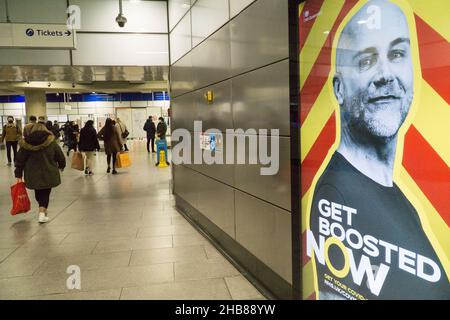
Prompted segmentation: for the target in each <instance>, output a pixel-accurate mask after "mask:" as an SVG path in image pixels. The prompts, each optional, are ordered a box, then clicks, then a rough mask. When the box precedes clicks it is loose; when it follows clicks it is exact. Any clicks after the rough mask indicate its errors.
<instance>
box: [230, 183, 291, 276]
mask: <svg viewBox="0 0 450 320" xmlns="http://www.w3.org/2000/svg"><path fill="white" fill-rule="evenodd" d="M235 209H236V240H237V241H238V242H239V243H240V244H241V245H243V246H244V247H245V248H246V249H247V250H249V251H250V252H251V253H253V254H254V255H255V256H256V257H257V258H259V259H260V260H261V261H262V262H264V263H265V264H266V265H267V266H269V267H270V268H271V269H272V270H273V271H275V272H276V273H277V274H279V275H280V276H281V277H283V278H284V279H285V280H286V281H288V282H289V283H292V245H291V215H290V213H289V212H287V211H284V210H282V209H279V208H277V207H274V206H272V205H270V204H267V203H266V202H264V201H261V200H259V199H256V198H254V197H252V196H250V195H247V194H244V193H242V192H239V191H235Z"/></svg>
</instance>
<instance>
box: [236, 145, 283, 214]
mask: <svg viewBox="0 0 450 320" xmlns="http://www.w3.org/2000/svg"><path fill="white" fill-rule="evenodd" d="M269 142H270V140H269ZM268 150H270V144H269V147H268ZM279 156H280V158H279V171H278V173H277V174H276V175H268V176H263V175H261V173H260V168H261V167H263V166H262V165H260V164H257V165H250V164H245V165H239V164H236V165H235V171H234V179H235V185H236V188H237V189H240V190H243V191H245V192H247V193H250V194H252V195H254V196H256V197H258V198H261V199H264V200H266V201H268V202H270V203H273V204H275V205H277V206H280V207H282V208H284V209H286V210H289V211H290V210H291V164H290V162H291V158H290V138H285V137H281V138H280V153H279ZM246 157H247V159H248V142H247V150H246ZM264 167H268V165H266V166H264Z"/></svg>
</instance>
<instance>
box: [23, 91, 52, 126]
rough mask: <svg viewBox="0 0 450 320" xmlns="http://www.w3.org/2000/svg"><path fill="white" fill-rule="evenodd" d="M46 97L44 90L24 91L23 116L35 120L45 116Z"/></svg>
mask: <svg viewBox="0 0 450 320" xmlns="http://www.w3.org/2000/svg"><path fill="white" fill-rule="evenodd" d="M46 104H47V97H46V95H45V91H44V90H25V115H26V116H27V121H28V118H29V117H30V116H36V118H38V117H40V116H43V117H46V116H47V107H46Z"/></svg>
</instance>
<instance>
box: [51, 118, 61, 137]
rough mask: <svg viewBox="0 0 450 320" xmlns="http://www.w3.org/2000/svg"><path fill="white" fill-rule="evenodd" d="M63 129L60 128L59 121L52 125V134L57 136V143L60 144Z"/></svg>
mask: <svg viewBox="0 0 450 320" xmlns="http://www.w3.org/2000/svg"><path fill="white" fill-rule="evenodd" d="M60 130H61V129H60V128H59V124H58V121H56V120H55V121H54V122H53V125H52V130H51V131H52V133H53V135H54V136H55V138H56V140H57V142H59V137H61V133H60V132H59V131H60Z"/></svg>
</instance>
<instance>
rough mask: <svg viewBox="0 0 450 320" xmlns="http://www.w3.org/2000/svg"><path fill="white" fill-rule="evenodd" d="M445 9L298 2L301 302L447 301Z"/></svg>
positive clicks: (448, 51) (449, 223) (442, 5)
mask: <svg viewBox="0 0 450 320" xmlns="http://www.w3.org/2000/svg"><path fill="white" fill-rule="evenodd" d="M438 8H439V9H438ZM449 11H450V2H448V1H447V0H435V1H433V5H432V6H431V5H429V4H426V3H422V1H415V0H391V1H389V0H364V1H362V0H361V1H359V0H343V1H323V0H307V1H306V2H304V3H303V4H301V6H300V14H299V23H300V39H299V48H300V99H301V110H300V119H299V121H300V124H301V163H302V166H301V168H302V169H301V170H302V175H301V186H302V190H301V197H302V198H301V203H302V215H303V221H305V223H304V226H303V227H304V229H303V230H302V234H303V237H302V239H303V241H305V242H306V243H305V244H304V246H303V247H304V248H306V250H305V252H304V254H303V259H304V260H303V272H302V275H303V295H304V296H303V298H304V299H346V300H360V299H361V300H363V299H446V300H448V299H450V282H449V277H450V202H449V201H448V197H449V195H450V167H449V165H450V141H449V139H448V137H450V127H449V123H450V106H449V103H450V92H449V88H450V44H449V35H450V33H449V30H450V21H449V20H448V18H447V17H446V15H447V14H448V12H449ZM305 12H308V14H305ZM318 13H320V14H318ZM311 16H314V17H315V18H314V19H309V18H307V17H311Z"/></svg>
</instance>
